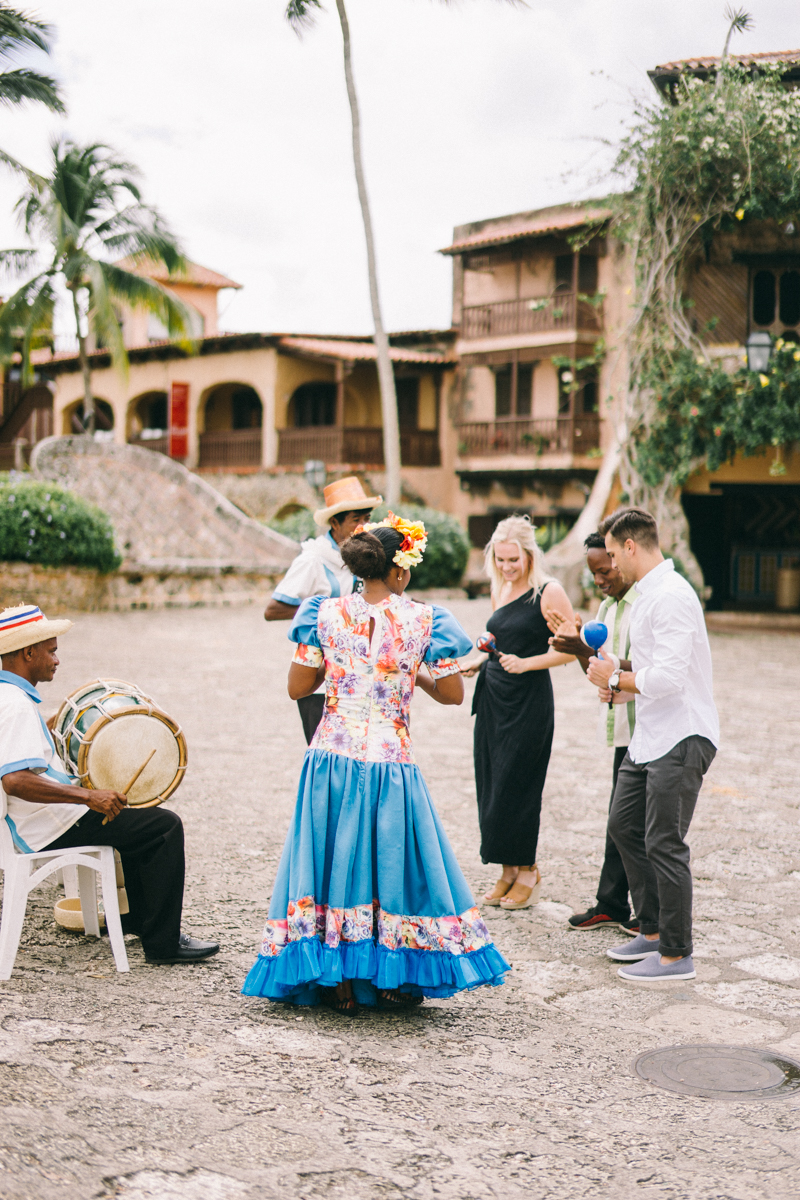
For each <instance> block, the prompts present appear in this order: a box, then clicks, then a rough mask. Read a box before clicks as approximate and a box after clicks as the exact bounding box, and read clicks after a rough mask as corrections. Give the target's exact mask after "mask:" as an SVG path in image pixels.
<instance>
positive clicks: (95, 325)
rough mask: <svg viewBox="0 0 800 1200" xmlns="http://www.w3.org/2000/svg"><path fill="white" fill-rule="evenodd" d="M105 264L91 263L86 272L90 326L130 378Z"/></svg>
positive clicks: (112, 358) (117, 365)
mask: <svg viewBox="0 0 800 1200" xmlns="http://www.w3.org/2000/svg"><path fill="white" fill-rule="evenodd" d="M103 266H104V264H103V263H99V262H90V263H89V264H88V266H87V270H86V282H87V284H88V285H89V297H90V299H89V314H88V315H89V325H90V326H91V328H92V329H93V330H94V333H95V336H96V338H97V341H98V343H102V345H104V346H105V347H106V348H107V349H108V350H109V351H110V352H111V361H112V363H113V364H114V366H115V367H116V368H117V370H118V371H119V372H120V374H121V375H122V376H123V378H125V379H127V377H128V354H127V351H126V350H125V343H124V342H123V340H122V330H121V329H120V325H119V321H118V320H117V314H116V312H115V311H114V306H113V304H112V302H111V292H110V289H109V288H108V286H107V280H106V277H105V273H104V271H103Z"/></svg>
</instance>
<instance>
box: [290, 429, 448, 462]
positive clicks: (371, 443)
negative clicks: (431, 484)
mask: <svg viewBox="0 0 800 1200" xmlns="http://www.w3.org/2000/svg"><path fill="white" fill-rule="evenodd" d="M400 456H401V459H402V462H403V466H405V467H438V466H439V465H440V462H441V459H440V455H439V432H438V430H436V429H401V431H400ZM310 458H317V459H321V460H322V462H325V463H370V464H371V465H374V466H382V465H383V430H382V429H380V428H377V429H376V428H374V427H366V426H365V427H358V426H353V425H347V426H345V427H344V428H339V427H337V426H335V425H317V426H307V427H305V428H302V429H279V430H278V465H279V466H286V467H290V466H297V465H299V464H301V463H304V462H306V461H307V460H308V459H310Z"/></svg>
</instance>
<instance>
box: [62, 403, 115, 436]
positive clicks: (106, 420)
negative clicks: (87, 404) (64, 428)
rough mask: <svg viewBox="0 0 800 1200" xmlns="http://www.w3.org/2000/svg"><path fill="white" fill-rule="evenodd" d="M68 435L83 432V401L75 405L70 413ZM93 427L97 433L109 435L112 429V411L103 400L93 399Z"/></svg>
mask: <svg viewBox="0 0 800 1200" xmlns="http://www.w3.org/2000/svg"><path fill="white" fill-rule="evenodd" d="M69 424H70V433H83V432H84V419H83V401H82V400H81V402H80V403H79V404H76V405H75V407H74V408H73V409H72V410H71V412H70V417H69ZM94 427H95V429H96V430H97V432H98V433H110V431H111V430H112V429H113V428H114V410H113V408H112V407H111V405H110V404H108V403H107V402H106V401H105V400H98V399H97V398H95V402H94Z"/></svg>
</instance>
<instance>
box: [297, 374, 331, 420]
mask: <svg viewBox="0 0 800 1200" xmlns="http://www.w3.org/2000/svg"><path fill="white" fill-rule="evenodd" d="M289 424H290V425H293V426H294V427H295V429H304V428H306V427H307V426H310V425H335V424H336V384H335V383H301V384H300V387H299V388H296V389H295V391H294V392H293V394H292V398H291V400H290V401H289Z"/></svg>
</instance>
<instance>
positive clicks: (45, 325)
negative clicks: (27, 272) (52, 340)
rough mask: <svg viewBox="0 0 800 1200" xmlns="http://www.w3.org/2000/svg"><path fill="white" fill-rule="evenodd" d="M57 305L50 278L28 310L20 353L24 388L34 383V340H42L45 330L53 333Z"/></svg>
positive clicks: (21, 381) (21, 376)
mask: <svg viewBox="0 0 800 1200" xmlns="http://www.w3.org/2000/svg"><path fill="white" fill-rule="evenodd" d="M55 306H56V296H55V292H54V291H53V285H52V283H51V281H50V279H49V278H48V279H47V280H46V281H45V282H44V284H43V285H42V287H41V288H40V289H39V291H38V292H37V293H36V295H35V296H34V297H33V299H32V300H31V303H30V307H29V310H28V323H27V326H26V328H25V333H24V335H23V338H22V345H21V347H20V354H21V357H22V371H21V373H20V383H21V385H22V387H23V388H28V387H30V386H31V384H32V383H33V369H32V367H31V350H32V348H33V343H34V341H37V340H40V339H41V335H42V333H43V332H44V331H47V332H48V333H52V330H53V312H54V309H55Z"/></svg>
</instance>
